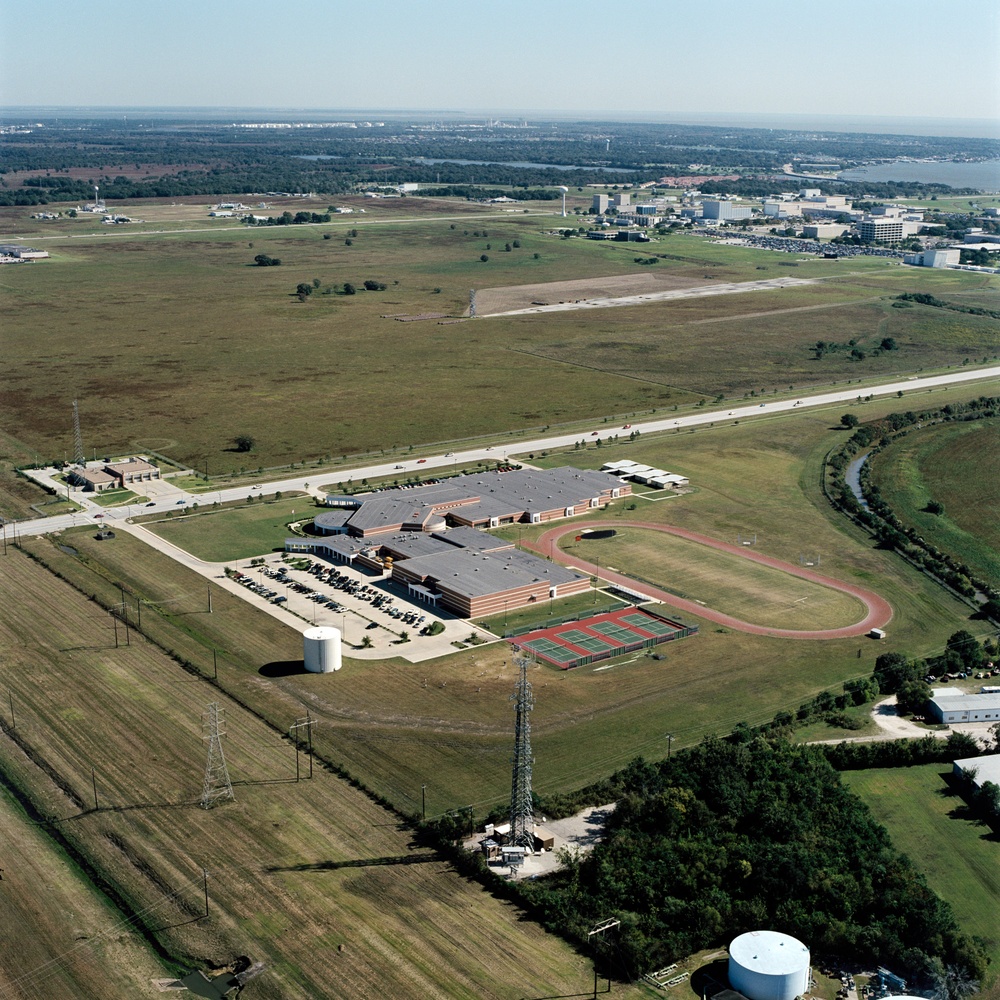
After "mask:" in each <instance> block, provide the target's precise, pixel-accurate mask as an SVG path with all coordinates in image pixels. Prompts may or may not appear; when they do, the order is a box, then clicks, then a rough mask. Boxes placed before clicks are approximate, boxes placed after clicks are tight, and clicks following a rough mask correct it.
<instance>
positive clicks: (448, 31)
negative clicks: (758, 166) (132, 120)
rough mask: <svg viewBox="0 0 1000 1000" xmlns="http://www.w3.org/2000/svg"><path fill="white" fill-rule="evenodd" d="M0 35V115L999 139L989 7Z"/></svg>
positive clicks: (211, 6)
mask: <svg viewBox="0 0 1000 1000" xmlns="http://www.w3.org/2000/svg"><path fill="white" fill-rule="evenodd" d="M0 29H2V30H0V106H3V107H32V108H69V107H85V108H107V107H110V108H120V107H123V106H125V105H126V104H131V105H133V106H135V107H140V108H234V109H237V108H238V109H244V108H254V109H274V108H281V109H330V108H339V109H364V110H365V112H367V113H371V114H374V113H376V109H386V110H385V111H384V112H383V113H385V114H388V113H389V111H388V109H394V111H395V112H396V113H400V112H402V113H406V112H409V113H414V112H418V113H434V111H435V110H438V109H441V110H440V111H439V113H442V114H444V113H448V112H446V111H444V110H443V109H458V110H459V111H461V110H462V109H481V110H477V111H472V112H466V113H478V114H481V115H486V114H489V115H495V116H501V115H503V114H511V113H513V114H521V115H524V114H527V115H529V116H546V117H548V118H553V117H557V116H566V117H576V118H591V117H596V118H597V119H598V120H608V119H609V118H612V119H613V118H624V117H626V116H627V117H628V119H629V120H636V119H637V120H643V121H649V120H656V121H660V120H668V121H669V120H675V121H690V120H691V119H690V116H692V115H693V116H694V117H695V118H696V119H700V118H703V117H704V118H712V119H714V118H715V117H716V116H718V120H719V121H720V122H722V123H726V122H729V121H735V120H736V119H734V118H733V116H750V117H751V118H756V119H758V120H770V119H771V118H772V117H774V116H789V115H790V116H798V117H804V118H806V119H808V120H816V119H819V118H821V117H830V116H832V117H834V118H837V117H842V118H843V119H845V120H846V121H859V122H860V121H865V120H867V119H876V120H877V119H886V120H888V121H890V122H892V121H893V120H896V119H901V118H905V119H917V120H919V119H927V120H930V121H935V120H937V121H942V122H946V121H950V120H952V119H954V117H955V114H956V112H957V111H961V113H962V114H961V117H962V118H963V119H967V120H970V121H973V122H975V121H979V122H990V121H992V122H997V121H1000V3H997V2H995V0H963V2H962V3H961V4H955V5H951V6H948V7H946V8H943V7H942V5H941V4H940V3H939V2H938V0H877V2H875V3H872V2H871V0H840V2H839V3H838V4H837V5H836V6H832V7H831V6H826V5H810V4H805V5H803V4H802V3H800V2H799V0H752V2H750V3H747V2H746V0H702V2H701V3H700V4H698V5H664V4H662V3H658V2H656V0H618V2H617V3H615V4H612V5H609V4H607V3H604V2H602V0H549V2H548V3H547V4H546V5H544V7H539V5H538V4H537V3H535V2H533V0H505V3H504V4H503V5H502V6H501V5H499V4H490V3H485V4H479V5H471V6H470V5H469V4H467V3H464V2H462V0H433V2H432V3H429V4H427V5H413V4H403V3H400V2H399V0H369V2H368V3H367V4H365V5H364V6H363V7H358V6H357V5H356V4H354V3H349V2H348V0H286V2H285V3H284V4H283V5H282V6H281V7H280V9H279V8H276V7H275V6H274V5H273V4H272V3H268V2H265V0H213V2H212V3H208V4H206V3H204V2H203V0H170V2H169V3H168V2H166V0H147V2H146V3H145V4H143V5H142V9H141V12H140V13H139V14H137V9H136V7H135V5H134V3H133V2H132V0H49V2H48V3H47V4H46V5H45V8H44V16H43V17H40V16H39V11H38V8H37V7H35V6H32V5H30V4H14V3H8V4H4V5H2V6H0ZM123 97H127V100H123ZM542 109H552V110H542ZM671 109H673V110H671ZM687 109H697V110H694V111H691V110H687ZM682 116H683V117H682ZM765 127H767V126H765ZM807 127H810V126H807ZM840 127H841V128H843V126H842V125H841V126H840ZM866 127H870V126H866Z"/></svg>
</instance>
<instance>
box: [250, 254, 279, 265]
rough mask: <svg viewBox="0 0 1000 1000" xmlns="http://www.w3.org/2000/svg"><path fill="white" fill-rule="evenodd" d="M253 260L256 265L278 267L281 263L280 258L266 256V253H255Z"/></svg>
mask: <svg viewBox="0 0 1000 1000" xmlns="http://www.w3.org/2000/svg"><path fill="white" fill-rule="evenodd" d="M253 262H254V263H255V264H256V265H257V266H258V267H278V266H279V265H280V264H281V260H280V259H279V258H278V257H268V255H267V254H266V253H259V254H257V256H256V257H254V259H253Z"/></svg>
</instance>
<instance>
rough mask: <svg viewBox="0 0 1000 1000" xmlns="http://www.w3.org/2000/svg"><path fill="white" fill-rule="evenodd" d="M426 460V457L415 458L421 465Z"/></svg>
mask: <svg viewBox="0 0 1000 1000" xmlns="http://www.w3.org/2000/svg"><path fill="white" fill-rule="evenodd" d="M426 461H427V459H426V458H418V459H417V465H423V464H424V462H426Z"/></svg>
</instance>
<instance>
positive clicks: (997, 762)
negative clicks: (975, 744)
mask: <svg viewBox="0 0 1000 1000" xmlns="http://www.w3.org/2000/svg"><path fill="white" fill-rule="evenodd" d="M954 763H955V767H960V768H961V769H962V770H963V771H964V772H965V773H966V774H968V772H969V771H975V772H976V777H975V783H976V785H977V786H979V787H982V785H983V784H984V783H985V782H987V781H992V782H993V784H994V785H1000V753H994V754H990V755H989V756H987V757H966V758H965V759H964V760H956V761H955V762H954Z"/></svg>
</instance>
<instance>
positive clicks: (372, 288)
mask: <svg viewBox="0 0 1000 1000" xmlns="http://www.w3.org/2000/svg"><path fill="white" fill-rule="evenodd" d="M385 287H386V286H385V282H382V281H373V280H372V279H371V278H369V279H368V280H367V281H366V282H365V288H366V289H367V290H368V291H369V292H384V291H385Z"/></svg>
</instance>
